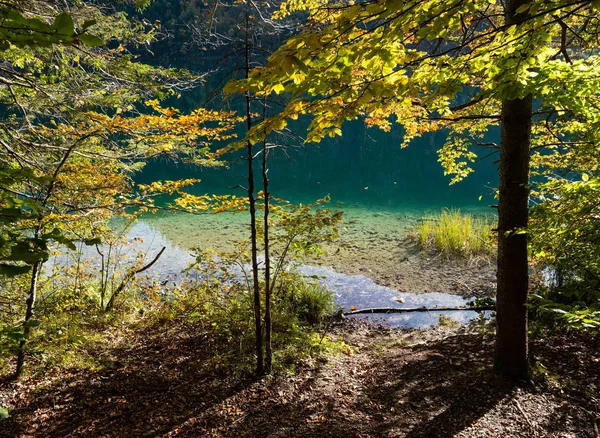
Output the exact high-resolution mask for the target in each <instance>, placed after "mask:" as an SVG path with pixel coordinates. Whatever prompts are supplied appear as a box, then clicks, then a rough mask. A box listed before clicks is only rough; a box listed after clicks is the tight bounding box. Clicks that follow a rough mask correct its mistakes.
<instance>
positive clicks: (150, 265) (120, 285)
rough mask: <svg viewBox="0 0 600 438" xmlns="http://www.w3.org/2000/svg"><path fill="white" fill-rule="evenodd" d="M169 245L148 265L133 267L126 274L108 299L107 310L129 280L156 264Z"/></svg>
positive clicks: (111, 306)
mask: <svg viewBox="0 0 600 438" xmlns="http://www.w3.org/2000/svg"><path fill="white" fill-rule="evenodd" d="M166 248H167V247H166V246H163V247H162V249H161V250H160V251H159V252H158V254H156V257H154V259H153V260H152V261H151V262H150V263H148V264H147V265H146V266H143V267H141V268H140V269H132V270H131V271H129V273H128V274H127V275H126V276H125V278H123V281H121V284H119V287H117V288H116V289H115V291H114V292H113V294H112V295H111V297H110V299H109V300H108V304H106V309H104V310H105V311H106V312H108V311H110V310H111V309H112V308H113V306H114V304H115V299H116V298H117V295H119V294H120V293H121V292H122V291H123V289H125V286H127V283H129V281H130V280H131V279H132V278H133V277H134V276H135V275H137V274H139V273H141V272H144V271H145V270H147V269H150V268H151V267H152V265H154V263H156V261H157V260H158V259H159V258H160V256H161V255H162V253H163V252H165V249H166Z"/></svg>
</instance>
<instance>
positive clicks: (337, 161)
mask: <svg viewBox="0 0 600 438" xmlns="http://www.w3.org/2000/svg"><path fill="white" fill-rule="evenodd" d="M444 139H445V136H444V133H436V134H428V135H425V136H423V137H422V138H419V139H416V140H413V142H412V144H411V145H410V146H409V147H407V148H404V149H401V148H400V144H401V141H402V130H401V128H399V127H398V128H395V129H394V130H392V132H390V133H384V132H381V131H379V130H378V129H373V128H370V129H368V128H366V127H365V126H364V124H362V123H361V122H358V121H356V122H351V123H348V124H347V125H346V126H345V127H344V129H343V136H342V137H337V138H333V139H329V138H328V139H327V140H324V141H323V142H322V143H320V144H307V145H304V146H303V147H302V148H291V149H288V150H287V151H286V153H284V152H282V151H277V150H274V151H273V153H272V154H271V155H270V163H271V165H270V166H269V167H270V171H269V176H270V184H271V193H272V194H273V195H274V196H278V197H281V198H285V199H288V200H290V201H292V202H310V201H312V200H315V199H318V198H321V197H323V196H325V195H327V194H329V195H330V196H331V198H332V202H334V203H335V202H342V203H344V204H346V205H349V206H353V207H355V208H356V207H364V208H367V209H384V210H388V211H402V210H431V209H440V208H443V207H456V208H462V209H469V210H472V209H474V210H486V209H487V208H486V207H487V206H488V205H490V204H494V203H495V202H494V199H493V191H494V188H495V187H496V186H497V165H496V164H495V163H494V159H497V156H496V158H495V157H488V158H486V159H482V160H481V161H480V162H477V163H475V164H474V169H475V172H474V173H473V174H471V175H470V176H469V177H467V178H466V180H464V181H462V182H460V183H458V184H455V185H452V186H450V185H449V182H450V177H448V176H444V174H443V169H442V167H441V166H440V164H439V163H438V162H437V158H438V156H437V152H436V151H437V149H438V148H439V147H440V146H441V145H442V144H443V143H444ZM244 152H245V151H239V152H237V153H235V154H231V155H230V156H228V157H227V161H228V163H229V164H230V168H228V169H225V168H218V169H206V168H199V167H195V166H189V165H183V164H181V163H174V162H171V161H166V160H158V161H155V162H153V163H150V164H148V165H147V167H146V168H145V170H144V171H143V172H142V173H141V175H139V177H138V180H139V181H140V182H147V181H151V180H157V179H177V178H199V179H201V183H199V184H198V185H197V186H196V187H195V188H194V189H193V191H194V192H195V193H201V194H203V193H218V194H224V193H235V194H239V195H242V194H243V191H242V190H240V189H233V188H232V187H235V186H237V185H238V184H240V185H243V186H246V185H247V184H246V180H245V171H246V166H247V165H246V162H245V161H244V159H243V156H244ZM477 152H479V155H480V156H482V157H484V156H485V155H487V154H489V150H488V149H481V150H480V151H477ZM258 170H259V169H258V168H257V171H258ZM259 178H260V174H258V175H257V187H259V188H260V185H261V184H260V180H259ZM480 197H481V200H479V198H480ZM487 210H488V211H490V210H489V209H487ZM491 212H492V211H490V213H491Z"/></svg>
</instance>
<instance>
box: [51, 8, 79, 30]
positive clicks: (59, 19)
mask: <svg viewBox="0 0 600 438" xmlns="http://www.w3.org/2000/svg"><path fill="white" fill-rule="evenodd" d="M52 27H53V28H54V29H56V31H57V32H58V33H59V34H61V35H66V36H72V35H73V34H74V33H75V23H73V17H71V15H69V14H67V13H66V12H63V13H62V14H58V15H57V16H56V18H55V19H54V23H52Z"/></svg>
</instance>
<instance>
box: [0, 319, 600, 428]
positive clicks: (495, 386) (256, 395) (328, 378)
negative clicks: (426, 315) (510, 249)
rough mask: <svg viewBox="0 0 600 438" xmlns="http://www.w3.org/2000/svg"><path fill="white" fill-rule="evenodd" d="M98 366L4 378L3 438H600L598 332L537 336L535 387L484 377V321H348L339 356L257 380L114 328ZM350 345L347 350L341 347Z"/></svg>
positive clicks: (196, 352)
mask: <svg viewBox="0 0 600 438" xmlns="http://www.w3.org/2000/svg"><path fill="white" fill-rule="evenodd" d="M111 336H113V342H112V344H111V345H107V346H105V347H102V348H100V349H97V350H96V351H93V352H88V353H89V354H94V355H95V356H96V357H97V358H99V359H102V361H103V363H104V366H103V367H101V368H100V369H97V370H90V369H86V368H73V369H68V370H65V369H47V370H44V371H43V372H38V373H37V374H32V375H30V376H27V377H25V378H24V379H23V380H22V381H20V382H18V383H14V382H2V383H0V406H5V407H7V408H8V409H9V412H10V415H11V417H10V418H9V419H6V420H0V436H2V437H74V436H85V437H100V436H101V437H137V436H148V437H157V436H161V437H169V436H188V437H205V436H215V437H401V436H407V437H427V436H430V437H450V436H459V437H546V436H547V437H596V438H597V437H598V436H599V432H598V426H599V424H598V422H599V413H600V412H599V411H600V395H599V388H600V337H598V336H596V337H590V336H583V335H569V336H567V335H564V334H563V335H561V334H556V335H552V336H549V337H548V336H547V337H544V338H543V339H538V340H534V341H532V343H531V356H532V358H533V360H534V363H535V364H536V365H535V367H534V368H535V371H536V372H535V374H534V378H533V380H532V382H529V383H524V384H523V385H520V386H513V385H510V384H508V383H506V382H505V381H503V380H501V379H499V378H497V377H495V376H494V374H493V372H492V361H491V358H492V351H493V336H492V334H491V333H490V331H489V329H488V330H487V331H486V330H484V329H483V328H482V327H454V326H453V327H438V328H436V329H430V330H425V331H416V330H412V331H407V330H399V329H389V328H385V327H369V326H366V325H365V324H364V323H363V322H360V321H357V320H351V319H348V320H346V321H345V322H344V323H343V324H341V325H340V326H339V327H336V328H335V329H333V333H332V336H333V337H335V336H337V337H340V338H342V339H344V341H345V342H346V343H347V344H348V345H349V346H352V348H351V349H348V354H341V355H339V356H335V357H332V358H330V359H329V360H328V361H323V362H319V363H313V364H311V365H308V364H307V365H305V366H302V367H299V368H298V369H297V370H296V372H295V373H294V374H286V373H280V374H278V375H276V376H274V377H268V378H262V379H259V380H256V379H252V378H250V377H240V376H239V375H238V374H236V373H234V372H232V370H231V369H228V368H227V367H221V368H215V366H214V362H211V360H210V357H209V354H210V353H209V352H210V348H209V347H210V346H209V345H207V343H208V342H210V340H209V339H208V337H207V335H206V333H205V332H203V331H200V330H198V329H197V327H195V326H189V325H182V324H173V323H170V324H164V323H162V324H160V323H157V324H156V325H153V326H151V327H145V328H143V329H137V330H130V331H124V332H114V333H112V334H111ZM351 351H352V353H351Z"/></svg>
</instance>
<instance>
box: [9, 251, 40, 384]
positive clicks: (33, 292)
mask: <svg viewBox="0 0 600 438" xmlns="http://www.w3.org/2000/svg"><path fill="white" fill-rule="evenodd" d="M41 268H42V262H41V261H39V262H35V263H34V264H33V266H32V268H31V281H30V283H29V294H28V296H27V301H26V302H25V304H26V306H27V309H26V310H25V322H24V323H23V339H22V340H21V342H19V352H18V354H17V369H16V371H15V379H18V378H19V377H21V374H23V365H24V363H25V344H26V343H27V338H28V337H29V333H30V332H31V319H32V318H33V312H34V309H35V304H36V300H37V289H38V281H39V278H40V271H41Z"/></svg>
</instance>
